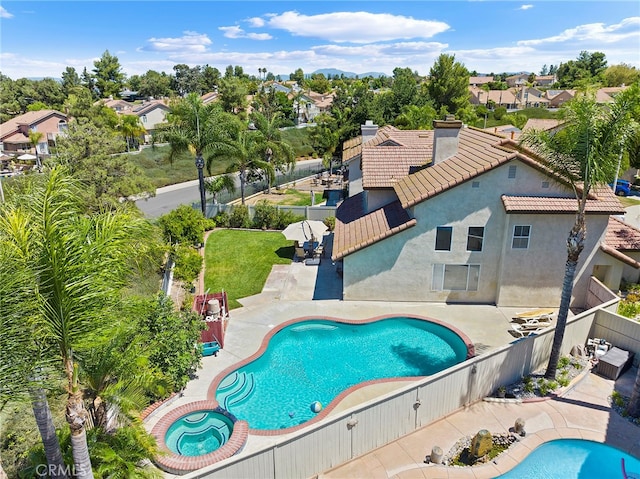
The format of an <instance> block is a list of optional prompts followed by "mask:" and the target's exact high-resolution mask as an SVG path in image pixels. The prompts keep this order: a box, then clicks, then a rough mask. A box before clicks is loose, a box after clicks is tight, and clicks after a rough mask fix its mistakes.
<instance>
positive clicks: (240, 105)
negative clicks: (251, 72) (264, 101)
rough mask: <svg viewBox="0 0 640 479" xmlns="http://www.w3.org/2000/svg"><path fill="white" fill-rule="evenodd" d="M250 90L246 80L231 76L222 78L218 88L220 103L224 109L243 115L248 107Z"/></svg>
mask: <svg viewBox="0 0 640 479" xmlns="http://www.w3.org/2000/svg"><path fill="white" fill-rule="evenodd" d="M248 93H249V90H248V89H247V85H246V83H245V82H244V81H242V80H241V79H239V78H236V77H231V78H224V79H222V80H220V87H219V89H218V94H219V99H220V104H221V105H222V108H223V109H224V111H226V112H229V113H235V114H239V115H241V116H242V115H243V114H244V113H245V110H246V109H247V95H248Z"/></svg>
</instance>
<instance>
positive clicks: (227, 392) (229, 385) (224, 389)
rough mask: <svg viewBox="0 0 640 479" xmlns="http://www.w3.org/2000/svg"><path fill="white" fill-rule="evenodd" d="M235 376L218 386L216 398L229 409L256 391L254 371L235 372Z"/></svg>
mask: <svg viewBox="0 0 640 479" xmlns="http://www.w3.org/2000/svg"><path fill="white" fill-rule="evenodd" d="M234 374H235V375H236V377H235V378H233V379H229V381H228V382H227V379H226V378H225V380H224V381H223V382H222V383H221V384H220V386H219V387H218V391H217V395H216V398H217V400H218V403H219V404H220V405H221V406H222V407H223V408H225V409H226V410H229V408H230V407H233V406H236V405H238V404H240V403H242V402H243V401H245V400H246V399H247V398H249V397H250V396H251V394H252V393H253V391H255V387H256V384H255V378H254V376H253V373H248V374H247V373H244V372H237V371H236V372H235V373H234Z"/></svg>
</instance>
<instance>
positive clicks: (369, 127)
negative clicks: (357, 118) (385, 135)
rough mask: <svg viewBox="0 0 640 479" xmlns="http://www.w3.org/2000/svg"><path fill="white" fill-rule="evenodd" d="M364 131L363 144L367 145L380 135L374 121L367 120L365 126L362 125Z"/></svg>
mask: <svg viewBox="0 0 640 479" xmlns="http://www.w3.org/2000/svg"><path fill="white" fill-rule="evenodd" d="M360 128H361V130H362V144H365V143H366V142H367V141H369V140H370V139H371V138H373V137H374V136H376V134H377V133H378V125H374V124H373V121H371V120H367V121H365V122H364V125H360Z"/></svg>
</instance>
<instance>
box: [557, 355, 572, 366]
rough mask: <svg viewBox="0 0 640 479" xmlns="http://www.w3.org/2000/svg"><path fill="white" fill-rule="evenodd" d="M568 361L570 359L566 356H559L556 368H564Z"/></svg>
mask: <svg viewBox="0 0 640 479" xmlns="http://www.w3.org/2000/svg"><path fill="white" fill-rule="evenodd" d="M570 362H571V359H569V358H568V357H567V356H563V357H561V358H560V359H558V369H564V368H566V367H567V366H568V365H569V363H570Z"/></svg>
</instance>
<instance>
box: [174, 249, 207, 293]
mask: <svg viewBox="0 0 640 479" xmlns="http://www.w3.org/2000/svg"><path fill="white" fill-rule="evenodd" d="M173 259H174V261H175V268H174V270H173V277H174V279H175V280H177V281H182V282H183V283H184V284H187V285H190V284H193V282H194V281H195V280H196V279H197V278H198V275H199V274H200V271H201V270H202V261H203V259H202V256H201V255H200V253H199V252H198V250H196V249H194V248H192V247H191V246H184V245H176V246H174V248H173Z"/></svg>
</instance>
